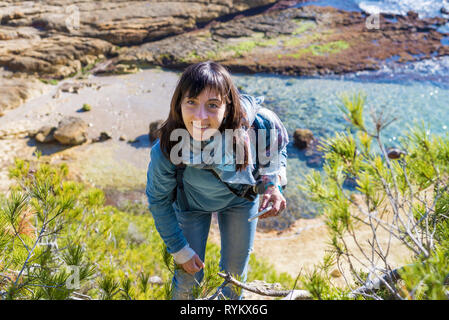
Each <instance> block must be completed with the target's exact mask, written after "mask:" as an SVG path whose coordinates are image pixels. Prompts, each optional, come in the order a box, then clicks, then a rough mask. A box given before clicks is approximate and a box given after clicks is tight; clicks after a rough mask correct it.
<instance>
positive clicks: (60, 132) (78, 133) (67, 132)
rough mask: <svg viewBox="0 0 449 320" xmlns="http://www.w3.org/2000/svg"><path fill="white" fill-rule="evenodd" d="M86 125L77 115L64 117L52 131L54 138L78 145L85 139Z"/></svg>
mask: <svg viewBox="0 0 449 320" xmlns="http://www.w3.org/2000/svg"><path fill="white" fill-rule="evenodd" d="M87 128H88V125H87V123H86V122H84V120H83V119H81V118H78V117H65V118H63V119H62V120H61V121H60V122H59V124H58V129H57V130H56V131H55V132H54V134H53V135H54V137H55V139H56V140H57V141H58V142H59V143H61V144H65V145H79V144H82V143H84V142H86V141H87Z"/></svg>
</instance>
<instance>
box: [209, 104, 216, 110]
mask: <svg viewBox="0 0 449 320" xmlns="http://www.w3.org/2000/svg"><path fill="white" fill-rule="evenodd" d="M209 108H212V109H216V108H218V105H216V104H215V103H211V104H210V105H209Z"/></svg>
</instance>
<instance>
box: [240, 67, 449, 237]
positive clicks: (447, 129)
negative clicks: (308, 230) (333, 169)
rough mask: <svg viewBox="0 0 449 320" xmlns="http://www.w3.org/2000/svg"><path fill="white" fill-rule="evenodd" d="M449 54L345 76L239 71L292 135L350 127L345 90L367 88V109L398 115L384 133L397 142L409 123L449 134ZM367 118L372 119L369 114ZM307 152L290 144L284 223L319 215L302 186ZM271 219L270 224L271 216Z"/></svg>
mask: <svg viewBox="0 0 449 320" xmlns="http://www.w3.org/2000/svg"><path fill="white" fill-rule="evenodd" d="M448 70H449V58H444V59H434V60H428V61H421V62H419V63H414V64H410V65H407V66H401V67H398V66H395V65H394V64H393V65H390V66H385V67H384V68H383V69H382V70H379V71H376V72H360V73H356V74H350V75H346V76H341V77H326V78H298V77H287V76H274V75H265V74H258V75H237V74H235V75H234V79H235V81H236V83H237V85H238V86H240V87H241V88H243V91H244V92H246V93H249V94H253V95H264V96H265V103H266V107H267V108H270V109H272V110H274V111H276V112H277V114H278V115H279V117H280V118H281V120H282V121H283V122H284V124H285V126H286V127H287V130H288V132H289V134H290V138H291V140H292V133H293V132H294V130H295V129H296V128H308V129H310V130H312V132H313V133H314V135H315V136H316V137H318V138H325V137H327V136H332V135H333V134H334V133H335V131H344V130H347V129H349V128H350V126H349V124H348V123H347V122H346V121H345V120H344V118H343V115H342V113H341V111H340V110H339V108H338V107H337V105H338V104H339V103H340V101H341V100H340V95H341V94H343V93H349V94H352V93H357V92H364V93H365V95H366V106H367V108H370V107H372V108H374V109H375V110H378V111H383V113H384V115H390V116H391V117H395V118H397V120H396V121H395V122H393V124H391V125H390V126H389V127H387V129H386V130H385V132H384V142H385V144H386V145H387V146H397V145H398V143H399V141H398V138H399V137H400V136H401V135H403V134H404V133H406V132H407V131H408V128H409V127H412V126H414V125H417V124H420V123H421V122H424V123H425V124H426V125H427V126H428V128H429V132H431V133H435V134H438V135H445V134H449V113H448V110H449V81H448V80H449V78H448V77H449V72H447V71H448ZM365 120H366V122H367V123H369V122H370V119H369V115H368V113H366V114H365ZM314 169H317V170H321V168H320V167H316V165H310V164H308V163H307V157H306V156H305V153H304V152H302V151H299V150H298V149H296V148H294V147H293V145H292V143H290V147H289V160H288V177H289V179H290V180H289V185H288V188H287V189H286V190H285V193H286V195H287V197H288V200H289V203H290V205H289V210H287V212H286V213H284V214H283V219H284V220H282V219H281V220H280V221H279V222H278V223H279V225H278V226H274V227H278V228H282V227H283V226H284V224H288V223H289V222H291V221H292V220H294V219H296V218H298V217H300V216H302V217H308V216H314V215H316V213H317V208H316V207H315V206H314V205H313V204H312V203H310V202H309V201H307V200H306V198H305V195H304V194H303V193H302V192H301V191H299V189H298V188H297V186H299V185H302V184H303V183H304V176H305V175H307V174H308V173H310V172H311V171H312V170H314ZM267 223H270V222H268V221H267Z"/></svg>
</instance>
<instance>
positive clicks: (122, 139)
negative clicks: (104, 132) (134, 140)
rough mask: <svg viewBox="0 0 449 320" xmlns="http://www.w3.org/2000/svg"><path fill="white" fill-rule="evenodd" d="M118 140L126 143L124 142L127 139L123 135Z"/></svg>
mask: <svg viewBox="0 0 449 320" xmlns="http://www.w3.org/2000/svg"><path fill="white" fill-rule="evenodd" d="M118 139H119V140H120V141H126V140H127V138H126V136H125V135H121V136H120V137H119V138H118Z"/></svg>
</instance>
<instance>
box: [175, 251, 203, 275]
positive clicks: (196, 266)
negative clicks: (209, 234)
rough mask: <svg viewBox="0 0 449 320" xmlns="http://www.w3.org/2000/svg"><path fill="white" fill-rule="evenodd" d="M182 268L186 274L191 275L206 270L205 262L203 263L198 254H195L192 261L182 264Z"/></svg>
mask: <svg viewBox="0 0 449 320" xmlns="http://www.w3.org/2000/svg"><path fill="white" fill-rule="evenodd" d="M181 267H182V268H183V269H184V271H185V272H187V273H190V274H191V275H195V273H197V272H198V271H200V270H201V269H202V268H204V262H203V261H201V259H200V257H199V256H198V255H197V254H195V255H194V256H193V257H192V259H190V260H189V261H187V262H185V263H183V264H181Z"/></svg>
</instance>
